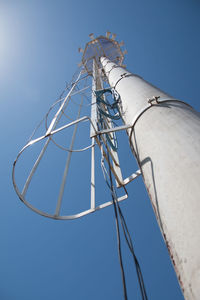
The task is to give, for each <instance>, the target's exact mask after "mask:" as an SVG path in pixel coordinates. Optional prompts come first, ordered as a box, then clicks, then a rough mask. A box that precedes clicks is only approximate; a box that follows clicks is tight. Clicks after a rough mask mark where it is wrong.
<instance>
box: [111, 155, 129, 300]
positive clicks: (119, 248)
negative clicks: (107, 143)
mask: <svg viewBox="0 0 200 300" xmlns="http://www.w3.org/2000/svg"><path fill="white" fill-rule="evenodd" d="M107 156H108V164H109V166H110V157H109V153H108V151H107ZM109 178H110V186H109V184H108V186H109V187H110V189H111V195H112V200H113V207H114V213H115V222H116V231H117V245H118V255H119V262H120V268H121V275H122V283H123V291H124V299H125V300H128V297H127V289H126V279H125V273H124V266H123V260H122V251H121V238H120V231H119V220H118V213H117V206H116V202H117V201H116V197H115V196H114V195H115V191H114V186H113V182H112V173H111V168H110V167H109Z"/></svg>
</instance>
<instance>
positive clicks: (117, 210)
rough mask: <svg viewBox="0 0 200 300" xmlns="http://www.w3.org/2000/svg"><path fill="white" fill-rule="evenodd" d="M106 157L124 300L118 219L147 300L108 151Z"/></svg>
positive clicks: (125, 290)
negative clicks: (116, 189)
mask: <svg viewBox="0 0 200 300" xmlns="http://www.w3.org/2000/svg"><path fill="white" fill-rule="evenodd" d="M107 157H108V165H109V179H110V184H109V183H108V182H107V185H108V187H109V188H110V190H111V195H112V200H113V207H114V212H115V220H116V228H117V240H118V254H119V261H120V267H121V274H122V282H123V289H124V299H125V300H127V289H126V281H125V273H124V268H123V261H122V253H121V239H120V231H119V217H120V222H121V226H122V230H123V233H124V237H125V240H126V243H127V245H128V247H129V250H130V252H131V254H132V256H133V260H134V263H135V267H136V273H137V278H138V282H139V286H140V292H141V296H142V300H148V297H147V293H146V289H145V285H144V280H143V276H142V271H141V268H140V265H139V262H138V260H137V257H136V255H135V252H134V248H133V243H132V239H131V236H130V233H129V230H128V227H127V224H126V221H125V218H124V215H123V213H122V210H121V208H120V205H119V203H118V201H117V195H116V192H115V188H114V185H113V180H112V172H111V168H110V157H109V153H108V151H107ZM118 215H119V217H118Z"/></svg>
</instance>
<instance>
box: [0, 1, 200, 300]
mask: <svg viewBox="0 0 200 300" xmlns="http://www.w3.org/2000/svg"><path fill="white" fill-rule="evenodd" d="M199 28H200V3H199V1H197V0H168V1H160V0H152V1H149V0H124V1H113V0H109V1H105V0H103V1H96V0H93V1H90V0H85V1H80V0H79V1H72V0H68V1H61V0H60V1H59V0H58V1H52V0H49V1H37V0H35V1H31V0H30V1H20V0H13V1H10V0H6V1H5V0H0V111H1V118H0V128H1V133H0V135H1V152H0V154H1V155H0V159H1V168H0V178H1V181H0V182H1V201H0V240H1V244H0V245H1V247H0V299H2V300H27V299H28V300H35V299H37V300H43V299H48V300H55V299H70V300H83V299H84V300H90V299H95V300H100V299H101V300H102V299H105V300H110V299H115V300H118V299H123V290H122V284H121V275H120V268H119V263H118V257H117V246H116V235H115V224H114V216H113V209H112V207H110V208H107V209H104V210H102V211H99V212H97V213H95V214H91V215H89V216H86V217H84V218H82V219H79V220H76V221H54V220H51V219H46V218H43V217H41V216H39V215H37V214H35V213H33V212H32V211H31V210H29V209H28V208H27V207H25V206H24V205H23V204H22V203H21V202H20V201H19V199H18V197H17V195H16V193H15V192H14V189H13V186H12V180H11V171H12V163H13V161H14V159H15V158H16V155H17V153H18V151H19V150H20V149H21V148H22V146H23V145H24V144H25V143H26V141H27V139H28V137H29V136H30V134H31V132H32V130H33V129H34V127H35V125H36V124H37V123H38V122H39V121H40V119H41V118H42V117H43V116H44V114H45V113H46V111H47V110H48V108H49V106H50V105H51V104H52V103H53V102H54V100H55V99H56V98H57V97H58V96H59V93H60V92H61V91H62V89H63V88H64V86H65V82H66V81H70V80H71V77H72V75H73V73H74V72H75V70H76V69H77V63H79V62H80V60H81V56H80V54H79V53H78V51H77V49H78V47H79V46H82V47H84V45H85V43H86V42H87V41H88V40H89V38H88V34H90V33H91V32H93V33H94V34H95V35H96V36H98V35H102V34H104V33H105V32H106V31H107V30H109V31H111V32H113V33H116V34H117V39H118V40H124V42H125V46H126V49H127V50H128V55H127V57H126V61H125V63H126V65H127V68H128V70H130V71H132V72H135V73H138V74H140V75H141V76H143V77H144V78H145V79H146V80H148V81H150V82H151V83H153V84H154V85H156V86H158V87H159V88H160V89H163V90H164V91H166V92H168V93H169V94H171V95H173V96H174V97H176V98H178V99H181V100H183V101H186V102H188V103H189V104H190V105H192V106H193V107H194V108H195V109H197V110H198V111H199V108H200V104H199V100H198V99H199V70H200V60H199V53H200V43H199ZM125 163H127V162H125ZM133 171H134V170H133ZM19 175H20V174H19ZM105 189H106V187H105ZM128 191H129V200H128V201H125V202H124V203H122V205H121V207H122V209H123V212H124V214H125V216H126V219H127V223H128V226H129V229H130V232H131V235H132V237H133V241H134V245H135V251H136V254H137V257H138V259H139V261H140V264H141V268H142V270H143V274H144V279H145V284H146V288H147V293H148V296H149V299H150V300H151V299H153V300H160V299H162V300H169V299H173V300H182V299H183V296H182V294H181V291H180V289H179V285H178V282H177V279H176V276H175V273H174V271H173V268H172V265H171V262H170V259H169V257H168V253H167V249H166V246H165V244H164V242H163V240H162V237H161V234H160V232H159V229H158V226H157V223H156V220H155V217H154V214H153V211H152V208H151V205H150V201H149V199H148V196H147V194H146V191H145V189H144V186H143V183H142V181H141V180H138V181H137V182H134V183H132V184H130V185H129V187H128ZM39 192H40V191H39ZM46 194H47V195H48V190H47V191H46ZM79 196H80V197H82V196H83V195H82V194H80V193H79ZM44 197H45V196H44ZM80 197H79V200H80ZM107 197H108V200H109V199H110V198H109V197H110V195H109V194H107ZM123 251H124V260H125V269H126V275H127V287H128V295H129V299H140V298H139V293H138V285H137V281H136V277H135V270H134V266H133V265H132V260H131V257H130V256H129V254H128V252H127V249H126V245H125V244H124V247H123Z"/></svg>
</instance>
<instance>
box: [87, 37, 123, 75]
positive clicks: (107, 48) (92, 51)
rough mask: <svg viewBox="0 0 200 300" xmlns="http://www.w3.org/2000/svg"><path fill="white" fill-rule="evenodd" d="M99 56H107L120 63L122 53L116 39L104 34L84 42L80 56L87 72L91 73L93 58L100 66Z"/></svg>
mask: <svg viewBox="0 0 200 300" xmlns="http://www.w3.org/2000/svg"><path fill="white" fill-rule="evenodd" d="M101 56H105V57H107V58H108V59H110V60H111V61H113V62H115V63H117V64H118V65H121V64H122V62H123V59H124V54H123V52H122V50H121V48H120V45H119V43H118V42H117V41H115V40H114V39H111V38H107V37H104V36H99V37H98V38H94V39H92V40H91V41H90V42H88V43H87V44H86V46H85V49H84V52H83V56H82V64H83V66H84V67H85V69H86V71H87V73H88V74H90V75H92V70H93V59H95V61H96V63H97V65H98V66H99V67H101V65H100V57H101Z"/></svg>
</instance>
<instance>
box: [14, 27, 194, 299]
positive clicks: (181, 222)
mask: <svg viewBox="0 0 200 300" xmlns="http://www.w3.org/2000/svg"><path fill="white" fill-rule="evenodd" d="M115 37H116V36H115V35H114V34H113V35H112V36H111V34H110V33H109V32H108V33H107V34H106V36H99V37H97V38H95V37H94V36H93V34H91V35H90V39H91V40H90V41H89V42H88V43H87V44H86V46H85V48H84V49H81V48H79V51H80V52H82V60H81V63H80V65H79V71H78V73H77V74H75V75H74V77H73V79H72V82H71V83H70V84H67V85H66V88H65V89H64V91H63V93H62V94H61V96H60V98H59V99H58V100H57V101H56V102H55V103H54V104H53V105H52V107H51V108H50V110H49V111H48V113H47V114H46V116H45V118H44V120H43V122H44V124H45V129H44V130H42V129H41V126H40V125H42V122H41V123H40V124H39V126H38V127H37V128H36V130H35V131H34V133H33V135H32V136H31V137H30V139H29V141H28V142H27V144H26V145H25V146H24V147H23V148H22V150H21V151H20V153H19V154H18V156H17V159H16V160H15V162H14V165H13V184H14V187H15V190H16V192H17V194H18V196H19V198H20V199H21V201H22V202H23V203H25V204H26V205H27V206H28V207H29V208H31V209H32V210H33V211H35V212H37V213H39V214H41V215H43V216H46V217H50V218H53V219H63V220H64V219H66V220H68V219H75V218H79V217H82V216H84V215H86V214H89V213H91V212H95V211H96V210H99V209H102V208H104V207H106V206H108V205H111V204H113V202H114V200H113V201H107V202H105V203H97V202H98V201H97V202H96V197H97V194H96V192H95V190H96V188H97V186H98V185H97V183H96V179H95V174H96V173H95V172H97V170H96V171H95V167H96V163H95V159H96V156H95V151H97V150H96V149H99V150H98V151H99V161H98V163H99V164H100V165H101V168H102V170H103V175H104V177H105V180H106V182H107V184H108V185H109V184H110V185H109V186H110V189H111V193H112V196H113V195H114V196H113V197H114V198H115V200H116V201H117V203H118V202H119V201H122V200H125V199H126V198H127V197H128V194H127V191H126V185H127V184H128V183H129V182H131V181H132V180H134V179H135V178H137V177H138V176H140V175H141V176H142V177H143V180H144V184H145V186H146V189H147V191H148V194H149V198H150V201H151V203H152V206H153V209H154V212H155V215H156V218H157V221H158V225H159V227H160V230H161V233H162V235H163V238H164V240H165V243H166V245H167V248H168V250H169V254H170V257H171V260H172V262H173V265H174V268H175V271H176V274H177V277H178V280H179V283H180V286H181V288H182V291H183V294H184V296H185V299H187V300H199V299H200V250H199V249H200V234H199V229H200V200H199V194H200V184H199V178H200V115H199V113H198V112H196V111H195V110H194V109H193V108H192V107H191V106H190V105H189V104H187V103H185V102H183V101H181V100H178V99H174V98H173V97H171V96H170V95H168V94H166V93H165V92H163V91H161V90H160V89H158V88H156V87H155V86H153V85H151V84H150V83H148V82H147V81H145V80H144V79H143V78H141V77H140V76H138V75H136V74H133V73H131V72H129V71H127V69H126V68H125V66H124V65H123V60H124V54H126V51H122V50H121V46H123V43H119V42H117V41H116V40H115ZM56 109H57V110H56ZM55 110H56V111H55ZM49 120H50V121H49ZM122 131H125V132H126V133H127V136H128V140H129V145H130V148H131V151H132V153H133V155H134V157H135V158H136V160H137V163H138V166H139V169H138V170H137V171H136V172H134V173H133V174H131V175H130V176H128V177H127V178H123V175H122V172H121V168H120V160H119V156H118V142H117V134H118V132H122ZM78 134H79V138H77V137H76V136H77V135H78ZM85 141H88V144H85ZM119 143H120V142H119ZM82 144H84V145H82ZM38 145H41V149H39V146H38ZM52 145H53V151H52V150H51V151H50V157H51V159H49V158H48V159H45V154H46V153H47V150H48V149H49V147H50V146H52ZM33 146H35V147H36V150H37V151H38V156H37V157H36V156H35V153H33V154H31V155H32V156H31V164H32V166H30V167H29V170H27V172H24V184H23V185H22V184H21V183H19V184H18V181H17V179H16V178H17V176H16V175H17V170H16V169H17V165H18V164H19V163H18V161H19V160H20V161H22V158H23V155H22V154H25V153H26V152H27V150H28V149H29V150H30V149H32V148H33ZM55 149H57V150H58V151H60V152H59V153H65V154H64V155H63V154H58V155H59V160H58V162H57V163H55V164H54V161H55V159H54V158H55V154H54V151H55ZM37 151H36V152H37ZM33 152H34V151H33ZM66 152H67V158H66V162H65V165H64V170H63V176H62V179H61V180H60V181H59V180H58V173H56V172H57V170H58V169H59V168H62V167H63V162H62V163H61V158H63V157H65V155H66ZM84 152H87V153H89V154H87V157H86V159H85V160H83V159H82V158H81V160H79V158H78V160H76V161H75V165H76V168H77V171H76V172H74V173H73V175H74V176H75V180H76V181H77V184H78V183H80V184H82V185H84V186H85V183H83V182H85V181H84V180H86V181H87V180H88V188H87V191H86V194H85V196H86V198H87V197H88V198H89V197H90V201H88V202H87V204H88V206H89V207H88V208H85V204H83V203H82V202H79V203H78V204H80V207H81V208H82V211H78V212H76V213H73V214H68V213H65V212H64V210H65V208H67V206H65V204H64V202H65V201H64V200H67V201H68V199H69V198H71V197H72V196H74V191H73V193H72V194H70V196H69V197H68V198H67V197H66V189H67V187H68V188H69V190H70V183H69V184H68V182H70V180H71V175H70V176H68V172H69V169H70V163H71V162H72V154H73V155H77V154H78V155H82V153H84ZM89 155H90V168H91V177H90V178H89V179H88V178H83V177H84V176H83V175H80V176H82V177H81V180H79V179H78V175H79V173H81V170H80V169H81V166H82V165H83V164H84V163H86V164H87V166H88V163H89ZM42 162H44V165H45V166H47V164H48V163H49V162H51V163H52V164H53V166H52V168H53V175H54V176H53V179H51V178H50V177H49V176H50V175H49V174H51V173H50V172H49V173H48V177H47V178H48V180H46V181H48V182H47V184H48V186H50V185H51V182H52V183H53V182H54V183H55V185H58V183H59V182H60V187H59V190H58V193H57V194H56V196H55V197H57V198H56V199H57V200H56V201H55V202H53V201H52V202H50V201H49V200H45V199H44V196H43V194H40V193H39V194H40V196H41V199H42V200H41V201H40V199H39V198H38V197H37V199H35V200H34V199H30V200H29V199H28V198H29V196H30V195H31V193H29V189H31V188H32V186H34V182H37V180H36V178H37V176H36V175H37V172H38V170H39V166H40V164H41V163H42ZM27 163H28V162H27V158H26V155H25V164H27ZM130 163H131V162H130ZM83 172H84V171H83ZM42 174H43V173H42ZM111 176H114V178H115V182H114V183H113V182H112V181H111V182H109V180H111ZM25 177H26V179H25ZM51 180H52V181H51ZM114 185H115V186H114ZM113 186H114V187H113ZM112 187H113V188H112ZM40 188H41V186H40V182H39V187H38V190H39V191H40ZM114 188H117V189H118V190H122V191H123V192H121V193H120V195H118V193H116V192H114ZM49 196H50V195H49ZM53 196H54V195H53ZM72 210H77V206H75V207H73V209H72Z"/></svg>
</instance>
